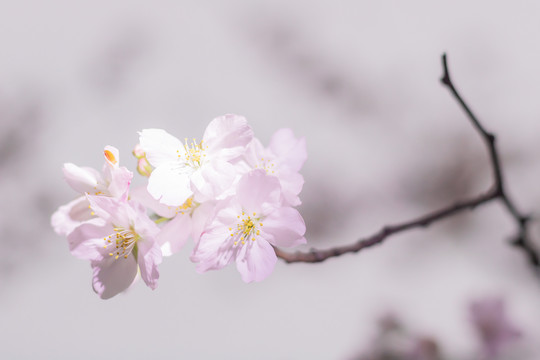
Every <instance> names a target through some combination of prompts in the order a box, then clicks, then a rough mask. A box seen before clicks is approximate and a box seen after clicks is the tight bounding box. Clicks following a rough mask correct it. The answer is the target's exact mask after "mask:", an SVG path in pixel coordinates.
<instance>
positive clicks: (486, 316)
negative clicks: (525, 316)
mask: <svg viewBox="0 0 540 360" xmlns="http://www.w3.org/2000/svg"><path fill="white" fill-rule="evenodd" d="M470 316H471V321H472V323H473V325H474V327H475V328H476V331H477V332H478V335H479V336H480V339H481V340H482V345H483V351H484V356H485V358H486V359H492V358H494V357H496V356H497V355H499V354H500V352H501V351H502V350H503V349H504V348H505V347H506V346H507V345H509V344H510V343H512V342H514V341H516V340H517V339H519V338H520V337H521V336H522V334H521V331H519V329H517V328H516V327H515V326H514V325H513V324H512V322H511V321H510V320H509V319H508V315H507V313H506V309H505V304H504V301H503V300H502V299H501V298H486V299H482V300H478V301H475V302H473V303H472V304H471V305H470Z"/></svg>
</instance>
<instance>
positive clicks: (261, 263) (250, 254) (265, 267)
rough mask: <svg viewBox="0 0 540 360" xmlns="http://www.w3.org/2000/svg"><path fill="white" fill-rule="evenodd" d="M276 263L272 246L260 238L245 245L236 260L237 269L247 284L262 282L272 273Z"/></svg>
mask: <svg viewBox="0 0 540 360" xmlns="http://www.w3.org/2000/svg"><path fill="white" fill-rule="evenodd" d="M276 262H277V257H276V253H275V252H274V249H273V248H272V246H271V245H270V244H269V243H268V242H266V241H264V240H263V239H260V238H259V239H257V240H256V241H253V242H251V241H250V243H249V244H246V245H244V247H243V248H242V250H241V251H240V253H239V255H238V257H237V258H236V268H237V269H238V271H239V272H240V275H242V280H244V281H245V282H252V281H261V280H263V279H265V278H266V277H268V275H270V274H271V273H272V271H273V270H274V267H275V265H276Z"/></svg>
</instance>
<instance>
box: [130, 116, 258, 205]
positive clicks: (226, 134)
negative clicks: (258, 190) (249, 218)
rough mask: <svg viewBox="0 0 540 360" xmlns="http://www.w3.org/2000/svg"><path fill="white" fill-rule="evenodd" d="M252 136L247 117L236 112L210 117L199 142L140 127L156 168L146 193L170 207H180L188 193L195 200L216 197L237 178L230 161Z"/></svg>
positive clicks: (145, 147) (144, 142)
mask: <svg viewBox="0 0 540 360" xmlns="http://www.w3.org/2000/svg"><path fill="white" fill-rule="evenodd" d="M252 138H253V131H252V130H251V127H250V126H249V125H248V124H247V121H246V119H245V118H243V117H241V116H237V115H225V116H221V117H218V118H216V119H214V120H212V121H211V122H210V124H209V125H208V127H207V128H206V131H205V133H204V136H203V138H202V140H201V142H197V140H196V139H193V140H188V139H185V142H184V143H182V142H181V141H180V140H178V139H177V138H175V137H174V136H172V135H170V134H169V133H167V132H166V131H165V130H161V129H145V130H142V131H141V132H140V139H139V140H140V144H141V148H142V149H143V151H144V152H145V153H146V158H147V159H148V161H149V162H150V164H151V165H152V166H153V167H155V169H154V170H153V171H152V173H151V174H150V178H149V179H148V192H149V193H150V194H151V195H152V196H153V197H154V198H155V199H158V200H159V201H160V202H161V203H163V204H166V205H171V206H181V205H182V204H184V203H185V202H186V200H187V199H188V198H190V197H191V196H194V199H195V200H196V201H197V202H203V201H208V200H212V199H215V198H216V197H218V196H219V195H221V194H222V193H224V192H225V191H226V190H227V189H228V188H230V186H231V185H232V183H233V181H234V179H235V177H236V170H235V167H234V166H233V165H232V164H231V163H230V160H233V159H235V158H237V157H239V156H241V155H242V154H243V152H244V151H245V147H246V145H247V144H248V143H249V142H250V141H251V139H252Z"/></svg>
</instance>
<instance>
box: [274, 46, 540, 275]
mask: <svg viewBox="0 0 540 360" xmlns="http://www.w3.org/2000/svg"><path fill="white" fill-rule="evenodd" d="M442 66H443V72H444V73H443V76H442V78H441V82H442V83H443V84H444V85H445V86H447V87H448V89H449V90H450V92H451V93H452V95H454V98H455V99H456V100H457V101H458V103H459V104H460V105H461V107H462V108H463V110H464V111H465V113H466V114H467V116H468V118H469V120H470V121H471V123H472V125H473V127H474V128H475V129H476V131H477V132H478V134H479V135H480V137H481V138H482V139H483V141H484V143H485V144H486V147H487V149H488V152H489V158H490V162H491V167H492V171H493V181H494V183H493V186H492V187H491V189H490V190H489V191H488V192H486V193H485V194H482V195H480V196H477V197H474V198H472V199H469V200H465V201H460V202H457V203H455V204H453V205H450V206H447V207H444V208H442V209H439V210H436V211H433V212H431V213H428V214H426V215H423V216H420V217H419V218H417V219H413V220H410V221H407V222H404V223H401V224H396V225H389V226H385V227H383V228H382V229H381V230H379V231H378V232H377V233H375V234H373V235H371V236H368V237H366V238H363V239H360V240H358V241H356V242H354V243H352V244H350V245H344V246H338V247H333V248H330V249H326V250H317V249H311V250H310V251H309V252H300V251H297V252H295V253H287V252H284V251H283V250H281V249H279V248H275V250H276V255H277V257H279V258H281V259H282V260H284V261H285V262H287V263H294V262H306V263H318V262H322V261H325V260H326V259H329V258H331V257H336V256H340V255H343V254H347V253H356V252H359V251H360V250H363V249H365V248H368V247H371V246H374V245H377V244H381V243H382V242H383V241H384V240H385V239H386V238H387V237H389V236H390V235H393V234H397V233H400V232H402V231H406V230H410V229H414V228H421V227H427V226H429V225H430V224H431V223H434V222H436V221H439V220H442V219H444V218H446V217H449V216H452V215H455V214H457V213H459V212H461V211H463V210H466V209H469V210H473V209H474V208H475V207H477V206H479V205H483V204H485V203H488V202H490V201H492V200H495V199H499V200H501V202H502V203H503V204H504V206H505V208H506V209H507V210H508V213H509V214H510V216H511V217H512V218H513V219H514V220H515V222H516V224H517V227H518V231H517V235H516V236H515V237H514V240H513V241H512V244H513V245H515V246H516V247H517V248H519V249H521V250H522V251H523V252H524V253H525V254H526V255H527V257H528V260H529V262H530V263H531V264H532V265H533V266H534V267H535V268H537V269H538V268H539V267H540V259H539V255H538V252H537V251H536V249H535V248H534V247H533V245H532V243H531V242H530V239H529V235H528V226H527V225H528V223H529V221H530V216H528V215H524V214H522V213H521V212H519V211H518V210H517V207H516V206H515V205H514V203H513V202H512V201H511V199H510V198H509V196H508V194H507V193H506V190H505V183H504V178H503V175H502V166H501V162H500V158H499V153H498V151H497V147H496V144H495V135H493V134H492V133H490V132H489V131H487V130H486V129H485V128H484V126H483V125H482V124H481V123H480V121H478V118H477V117H476V116H475V115H474V113H473V112H472V110H471V109H470V108H469V106H468V105H467V104H466V103H465V101H464V100H463V98H462V97H461V95H460V94H459V93H458V91H457V90H456V88H455V87H454V84H453V82H452V79H451V78H450V72H449V71H448V64H447V59H446V54H443V55H442Z"/></svg>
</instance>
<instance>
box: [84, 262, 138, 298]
mask: <svg viewBox="0 0 540 360" xmlns="http://www.w3.org/2000/svg"><path fill="white" fill-rule="evenodd" d="M92 269H93V272H94V275H93V279H92V285H93V288H94V291H95V292H96V293H97V294H98V295H99V297H101V298H102V299H110V298H111V297H113V296H115V295H117V294H119V293H121V292H122V291H124V290H126V289H127V288H128V287H129V286H130V285H131V284H132V283H133V282H134V280H135V278H136V276H137V262H136V261H135V257H133V256H132V255H130V256H128V257H127V259H124V258H123V257H121V258H118V259H117V260H115V259H114V258H107V259H105V260H103V261H101V262H94V263H92Z"/></svg>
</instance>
